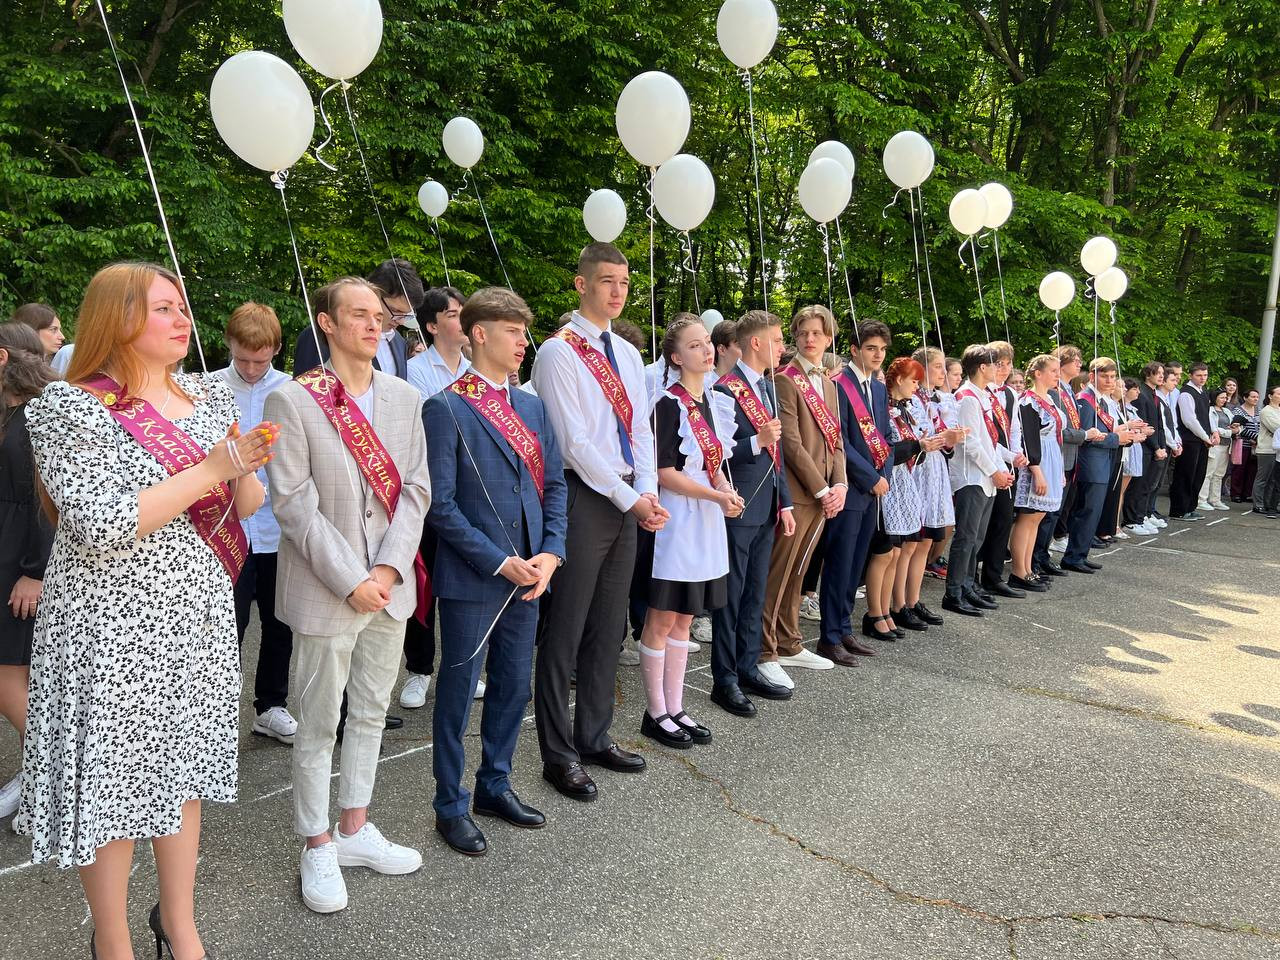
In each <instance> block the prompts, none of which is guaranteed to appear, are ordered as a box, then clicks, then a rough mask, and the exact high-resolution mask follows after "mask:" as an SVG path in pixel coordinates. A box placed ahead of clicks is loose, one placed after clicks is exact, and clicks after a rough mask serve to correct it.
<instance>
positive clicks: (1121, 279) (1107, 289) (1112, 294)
mask: <svg viewBox="0 0 1280 960" xmlns="http://www.w3.org/2000/svg"><path fill="white" fill-rule="evenodd" d="M1093 289H1094V290H1095V291H1096V292H1097V294H1098V297H1099V298H1100V299H1102V300H1105V301H1107V303H1115V302H1116V301H1117V300H1119V299H1120V298H1121V297H1123V296H1124V292H1125V291H1126V290H1128V289H1129V275H1128V274H1126V273H1125V272H1124V271H1123V270H1121V269H1120V268H1119V267H1109V268H1107V269H1106V270H1104V271H1103V272H1102V273H1100V274H1098V276H1097V278H1096V279H1095V280H1094V281H1093Z"/></svg>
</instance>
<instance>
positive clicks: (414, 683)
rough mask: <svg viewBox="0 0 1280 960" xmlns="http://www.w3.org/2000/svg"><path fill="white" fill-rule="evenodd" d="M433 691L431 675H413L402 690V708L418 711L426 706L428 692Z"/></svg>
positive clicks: (410, 675)
mask: <svg viewBox="0 0 1280 960" xmlns="http://www.w3.org/2000/svg"><path fill="white" fill-rule="evenodd" d="M430 689H431V674H429V673H411V674H409V679H408V680H406V681H405V682H404V686H403V687H401V688H400V706H402V707H404V708H405V709H406V710H417V709H418V708H419V707H421V706H425V705H426V702H427V691H428V690H430Z"/></svg>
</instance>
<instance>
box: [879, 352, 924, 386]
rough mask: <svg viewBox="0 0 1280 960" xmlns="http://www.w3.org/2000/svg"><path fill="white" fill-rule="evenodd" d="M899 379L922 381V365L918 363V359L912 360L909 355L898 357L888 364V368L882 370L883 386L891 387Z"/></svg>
mask: <svg viewBox="0 0 1280 960" xmlns="http://www.w3.org/2000/svg"><path fill="white" fill-rule="evenodd" d="M899 380H914V381H916V382H917V383H924V367H922V366H921V365H920V361H919V360H913V359H911V357H899V358H898V359H897V360H895V361H893V363H891V364H889V369H888V370H886V371H885V372H884V385H885V387H887V388H888V389H893V385H894V384H896V383H897V382H898V381H899Z"/></svg>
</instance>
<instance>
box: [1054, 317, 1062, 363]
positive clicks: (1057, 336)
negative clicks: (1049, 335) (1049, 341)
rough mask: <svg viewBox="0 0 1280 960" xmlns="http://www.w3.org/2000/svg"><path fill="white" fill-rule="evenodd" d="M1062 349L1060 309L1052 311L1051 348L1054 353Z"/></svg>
mask: <svg viewBox="0 0 1280 960" xmlns="http://www.w3.org/2000/svg"><path fill="white" fill-rule="evenodd" d="M1061 349H1062V311H1061V310H1055V311H1053V350H1054V353H1055V355H1056V354H1057V353H1058V352H1059V351H1060V350H1061Z"/></svg>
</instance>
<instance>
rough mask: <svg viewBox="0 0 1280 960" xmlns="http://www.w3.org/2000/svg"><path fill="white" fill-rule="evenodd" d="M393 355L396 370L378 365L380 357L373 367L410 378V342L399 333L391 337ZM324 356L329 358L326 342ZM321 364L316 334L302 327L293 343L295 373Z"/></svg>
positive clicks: (400, 376)
mask: <svg viewBox="0 0 1280 960" xmlns="http://www.w3.org/2000/svg"><path fill="white" fill-rule="evenodd" d="M391 356H392V357H394V358H395V361H396V368H395V369H394V370H382V368H381V367H380V366H378V358H377V357H374V359H373V368H374V369H375V370H382V372H383V373H390V374H393V375H395V376H397V377H399V378H400V379H401V380H408V379H409V342H408V341H407V340H405V338H404V337H402V336H399V335H398V334H397V335H396V336H394V337H392V338H391ZM324 358H325V360H328V359H329V344H327V343H326V344H324ZM318 366H320V355H319V354H317V353H316V336H315V334H314V333H312V332H311V327H309V326H306V327H303V328H302V332H301V333H300V334H298V339H297V341H296V342H295V343H294V345H293V375H294V376H295V377H296V376H297V375H298V374H300V373H306V372H307V371H308V370H310V369H311V368H312V367H318Z"/></svg>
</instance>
